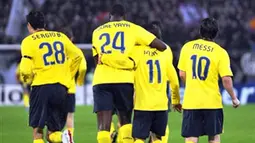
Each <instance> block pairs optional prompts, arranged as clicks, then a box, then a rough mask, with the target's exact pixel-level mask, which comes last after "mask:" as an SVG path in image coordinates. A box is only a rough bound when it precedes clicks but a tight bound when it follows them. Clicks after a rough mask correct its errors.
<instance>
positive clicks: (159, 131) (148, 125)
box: [132, 110, 168, 140]
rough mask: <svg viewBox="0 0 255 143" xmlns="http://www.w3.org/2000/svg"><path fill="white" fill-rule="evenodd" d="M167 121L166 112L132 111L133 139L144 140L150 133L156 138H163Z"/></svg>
mask: <svg viewBox="0 0 255 143" xmlns="http://www.w3.org/2000/svg"><path fill="white" fill-rule="evenodd" d="M167 120H168V111H138V110H135V111H134V120H133V129H132V136H133V138H138V139H144V140H145V139H146V138H148V137H149V135H150V131H151V132H153V133H155V134H156V135H157V136H160V137H162V136H164V135H165V132H166V126H167Z"/></svg>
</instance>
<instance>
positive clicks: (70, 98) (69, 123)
mask: <svg viewBox="0 0 255 143" xmlns="http://www.w3.org/2000/svg"><path fill="white" fill-rule="evenodd" d="M60 31H61V32H63V33H64V34H65V35H67V37H68V38H69V39H70V40H71V41H73V40H74V37H73V32H72V30H71V29H69V28H64V29H62V30H60ZM80 52H81V55H83V53H82V51H81V50H80ZM68 62H69V63H70V70H71V73H75V74H72V75H73V77H72V81H71V82H72V84H71V86H70V88H68V95H67V111H68V114H67V119H66V128H67V130H68V132H69V133H70V134H71V136H72V138H71V140H72V142H73V135H74V112H75V92H76V84H77V85H78V86H82V85H83V84H84V78H85V74H86V70H87V62H86V59H85V57H84V56H83V57H82V60H81V63H80V66H79V67H78V68H77V66H76V67H74V66H73V65H71V64H72V62H71V61H70V60H69V61H68ZM76 74H77V78H75V75H76ZM75 82H76V84H75Z"/></svg>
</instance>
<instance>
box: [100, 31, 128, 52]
mask: <svg viewBox="0 0 255 143" xmlns="http://www.w3.org/2000/svg"><path fill="white" fill-rule="evenodd" d="M118 38H120V45H119V46H117V39H118ZM103 39H105V43H104V44H103V45H102V46H101V52H102V53H103V54H111V53H112V50H105V46H108V45H109V44H111V41H110V34H109V33H103V34H101V35H100V36H99V40H103ZM111 47H112V48H113V49H116V50H120V51H121V53H124V51H125V46H124V32H122V31H119V32H116V34H115V36H114V38H113V41H112V45H111Z"/></svg>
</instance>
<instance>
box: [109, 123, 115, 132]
mask: <svg viewBox="0 0 255 143" xmlns="http://www.w3.org/2000/svg"><path fill="white" fill-rule="evenodd" d="M114 131H115V127H114V123H113V122H112V123H111V129H110V134H112V133H113V132H114Z"/></svg>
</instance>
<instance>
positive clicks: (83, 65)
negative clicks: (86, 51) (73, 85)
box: [77, 56, 87, 86]
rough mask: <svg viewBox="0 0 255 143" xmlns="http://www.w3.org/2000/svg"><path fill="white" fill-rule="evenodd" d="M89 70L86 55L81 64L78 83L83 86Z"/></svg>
mask: <svg viewBox="0 0 255 143" xmlns="http://www.w3.org/2000/svg"><path fill="white" fill-rule="evenodd" d="M86 71H87V61H86V59H85V57H84V56H83V57H82V60H81V64H80V67H79V71H78V77H77V85H79V86H81V85H83V84H84V78H85V74H86Z"/></svg>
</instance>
